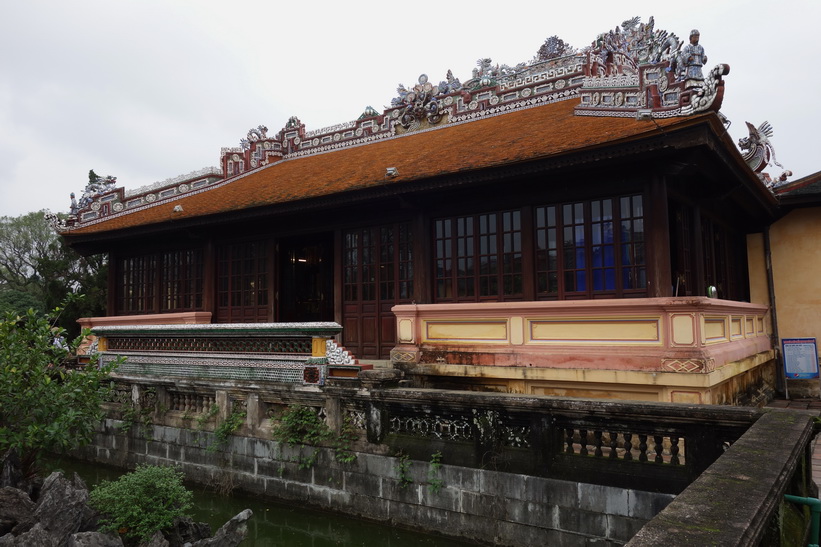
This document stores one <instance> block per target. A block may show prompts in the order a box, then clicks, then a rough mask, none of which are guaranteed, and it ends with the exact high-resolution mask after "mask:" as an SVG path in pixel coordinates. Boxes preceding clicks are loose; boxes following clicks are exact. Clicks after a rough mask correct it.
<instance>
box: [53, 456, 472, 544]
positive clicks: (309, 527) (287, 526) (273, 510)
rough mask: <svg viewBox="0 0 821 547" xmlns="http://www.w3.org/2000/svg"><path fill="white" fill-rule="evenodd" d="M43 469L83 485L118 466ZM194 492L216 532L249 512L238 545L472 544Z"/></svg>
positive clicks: (65, 464)
mask: <svg viewBox="0 0 821 547" xmlns="http://www.w3.org/2000/svg"><path fill="white" fill-rule="evenodd" d="M45 467H46V470H47V472H50V471H52V470H57V469H59V470H62V471H64V472H68V473H70V472H76V473H77V474H79V475H80V477H82V478H83V480H84V481H85V482H86V484H87V485H88V487H89V489H90V488H91V487H92V486H94V485H95V484H97V483H99V482H100V481H103V480H116V479H117V478H118V477H119V476H120V475H122V474H123V473H124V471H123V470H122V469H119V468H115V467H108V466H104V465H99V464H91V463H87V462H82V461H78V460H73V459H59V460H58V459H51V460H49V461H47V462H46V464H45ZM188 487H189V488H190V489H191V490H193V492H194V510H193V511H192V513H193V514H192V517H193V518H194V520H195V521H198V522H207V523H208V524H209V525H210V526H211V532H212V533H214V532H216V531H217V530H218V529H219V528H220V527H221V526H222V525H223V524H225V522H226V521H228V520H229V519H230V518H231V517H233V516H235V515H236V514H237V513H239V512H240V511H242V510H243V509H251V510H252V511H253V512H254V516H253V517H251V520H249V521H248V536H247V538H246V539H245V541H244V542H242V544H241V545H242V546H243V547H245V546H248V547H253V546H260V547H263V546H265V547H267V546H272V547H273V546H276V547H336V546H363V547H366V546H367V547H372V546H373V547H376V546H380V547H417V546H418V547H467V546H468V545H474V544H473V543H467V542H460V541H455V540H453V539H445V538H442V537H438V536H433V535H428V534H423V533H419V532H412V531H409V530H404V529H400V528H393V527H391V526H386V525H381V524H374V523H371V522H367V521H362V520H358V519H354V518H349V517H344V516H340V515H337V514H334V513H326V512H322V511H316V510H313V509H302V508H299V507H296V506H294V505H285V504H283V503H276V502H271V501H267V500H261V499H258V498H254V497H251V496H247V495H244V494H234V495H232V496H221V495H218V494H215V493H213V492H210V491H207V490H205V489H203V488H201V487H198V486H192V485H188Z"/></svg>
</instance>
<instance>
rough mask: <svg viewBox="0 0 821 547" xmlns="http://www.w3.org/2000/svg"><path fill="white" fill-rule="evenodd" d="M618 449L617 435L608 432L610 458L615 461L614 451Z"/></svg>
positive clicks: (615, 454)
mask: <svg viewBox="0 0 821 547" xmlns="http://www.w3.org/2000/svg"><path fill="white" fill-rule="evenodd" d="M618 447H619V434H618V433H616V432H615V431H611V432H610V458H611V459H615V458H617V457H618V454H617V453H616V449H617V448H618Z"/></svg>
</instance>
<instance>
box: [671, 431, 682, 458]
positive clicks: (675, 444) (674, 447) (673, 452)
mask: <svg viewBox="0 0 821 547" xmlns="http://www.w3.org/2000/svg"><path fill="white" fill-rule="evenodd" d="M670 465H681V461H680V460H679V458H678V437H670Z"/></svg>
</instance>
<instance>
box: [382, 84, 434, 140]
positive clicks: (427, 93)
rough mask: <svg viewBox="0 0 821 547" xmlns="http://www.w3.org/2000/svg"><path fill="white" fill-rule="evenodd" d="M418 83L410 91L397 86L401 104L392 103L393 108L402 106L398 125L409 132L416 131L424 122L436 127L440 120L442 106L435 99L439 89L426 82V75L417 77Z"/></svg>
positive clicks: (400, 85)
mask: <svg viewBox="0 0 821 547" xmlns="http://www.w3.org/2000/svg"><path fill="white" fill-rule="evenodd" d="M418 81H419V83H417V84H416V85H415V86H413V88H411V89H405V86H403V85H402V84H399V87H398V88H397V92H398V93H399V99H400V100H401V102H394V103H393V104H394V105H395V106H399V105H403V106H404V109H403V110H402V113H401V114H400V116H399V123H400V124H402V127H404V128H405V129H408V130H410V131H413V130H415V129H418V128H419V127H420V125H421V124H422V121H424V120H427V122H428V123H429V124H430V125H436V124H437V123H439V121H441V119H442V105H441V104H440V102H439V101H438V100H437V98H436V95H438V94H439V93H440V91H439V87H438V86H436V87H434V85H433V84H431V83H430V82H429V81H428V75H427V74H422V75H421V76H419V80H418ZM395 100H396V99H394V101H395Z"/></svg>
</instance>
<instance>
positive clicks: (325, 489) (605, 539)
mask: <svg viewBox="0 0 821 547" xmlns="http://www.w3.org/2000/svg"><path fill="white" fill-rule="evenodd" d="M123 424H124V422H122V421H120V420H114V419H107V420H105V421H104V422H103V423H102V424H101V426H100V428H99V430H98V432H97V434H96V435H95V439H94V442H93V443H92V444H91V445H89V446H86V447H84V448H83V449H81V450H79V451H78V452H77V453H76V454H75V455H76V456H77V457H79V458H81V459H84V460H88V461H94V462H100V463H106V464H111V465H117V466H120V467H126V468H131V467H133V466H135V465H136V464H139V463H148V464H154V465H179V466H180V467H181V468H182V470H183V471H184V472H185V474H186V476H187V477H188V478H189V479H190V480H192V481H194V482H198V483H201V484H206V485H211V486H213V487H215V488H217V489H230V488H237V489H239V490H242V491H245V492H248V493H251V494H254V495H259V496H263V497H268V498H271V499H274V500H278V501H286V502H292V503H296V504H299V505H301V506H305V507H312V508H318V509H323V510H331V511H336V512H340V513H345V514H348V515H351V516H356V517H362V518H366V519H371V520H375V521H380V522H384V523H391V524H394V525H396V526H402V527H407V528H415V529H422V530H425V531H428V532H432V533H438V534H444V535H449V536H453V537H459V538H463V539H468V540H471V541H475V542H477V543H479V544H495V545H511V546H513V545H517V546H519V545H588V544H596V545H622V544H624V543H625V542H627V541H628V540H629V539H630V538H631V537H633V536H634V535H635V534H636V533H637V532H638V531H639V529H641V527H642V526H644V524H645V523H647V522H648V521H649V520H650V519H652V518H653V517H654V516H655V515H656V514H657V513H659V511H661V510H662V509H663V508H664V507H666V506H667V505H668V504H669V503H670V502H671V501H672V500H673V498H674V496H672V495H669V494H658V493H650V492H644V491H639V490H631V489H621V488H615V487H608V486H599V485H591V484H585V483H576V482H570V481H563V480H556V479H548V478H540V477H533V476H529V475H522V474H515V473H506V472H502V471H496V470H490V469H471V468H466V467H459V466H455V465H447V463H449V462H445V464H443V465H441V466H436V465H432V463H431V462H430V461H427V462H426V461H418V460H409V459H406V458H405V459H403V458H399V457H391V456H381V455H374V454H364V453H358V454H357V457H356V459H355V460H354V461H353V462H351V463H340V462H338V461H337V460H336V459H335V457H334V456H335V453H334V450H333V449H326V448H319V449H318V448H314V447H304V446H288V445H286V444H284V443H279V442H276V441H271V440H267V439H260V438H255V437H239V436H231V437H229V439H228V443H227V444H226V445H225V446H224V447H220V449H219V450H215V449H214V444H215V443H216V437H215V435H214V434H213V433H209V432H205V431H198V430H191V429H183V428H177V427H167V426H159V425H153V426H145V425H137V424H133V425H131V427H130V428H128V429H127V431H124V429H123ZM209 447H210V448H209ZM311 460H313V462H312V463H311Z"/></svg>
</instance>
